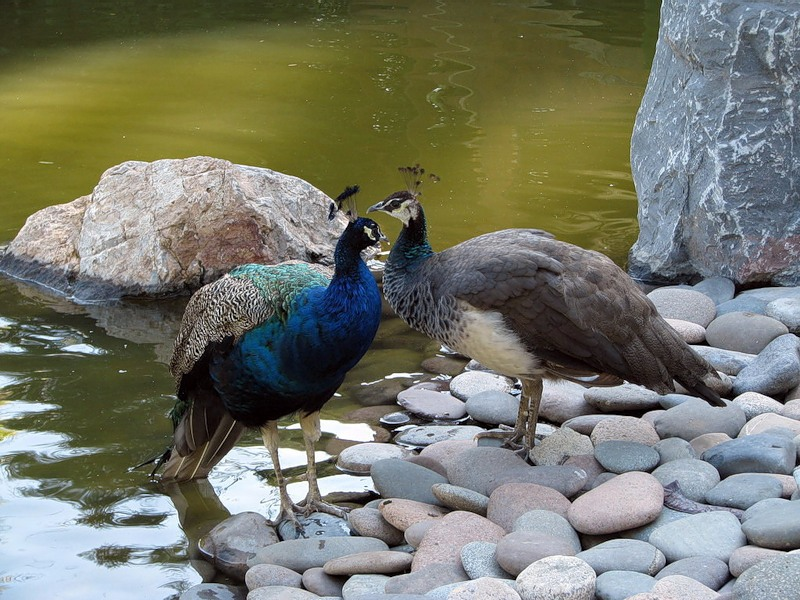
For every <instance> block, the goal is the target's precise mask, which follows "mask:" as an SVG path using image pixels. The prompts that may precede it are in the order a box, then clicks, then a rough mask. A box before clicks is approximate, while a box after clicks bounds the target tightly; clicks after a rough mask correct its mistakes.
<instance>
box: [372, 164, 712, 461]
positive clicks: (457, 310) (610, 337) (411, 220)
mask: <svg viewBox="0 0 800 600" xmlns="http://www.w3.org/2000/svg"><path fill="white" fill-rule="evenodd" d="M401 171H403V172H404V174H405V175H406V176H407V177H409V178H410V179H409V182H410V186H409V190H406V191H399V192H395V193H393V194H391V195H390V196H388V197H387V198H386V199H385V200H382V201H381V202H378V203H377V204H375V205H373V206H371V207H370V208H369V209H368V211H367V212H373V211H382V212H385V213H387V214H389V215H392V216H393V217H395V218H397V219H399V220H400V221H401V222H402V223H403V228H402V231H401V233H400V235H399V237H398V239H397V241H396V243H395V244H394V246H393V247H392V249H391V252H390V253H389V257H388V259H387V261H386V268H385V272H384V277H383V290H384V295H385V296H386V299H387V300H388V302H389V304H390V305H391V307H392V308H393V309H394V311H395V312H396V313H397V314H398V315H399V316H400V317H401V318H402V319H403V320H404V321H406V323H408V324H409V325H410V326H411V327H412V328H414V329H417V330H419V331H421V332H423V333H425V334H427V335H428V336H430V337H432V338H434V339H435V340H437V341H439V342H440V343H442V344H445V345H446V346H448V347H449V348H451V349H453V350H455V351H456V352H459V353H461V354H463V355H465V356H468V357H470V358H473V359H476V360H477V361H479V362H480V363H481V364H483V365H484V366H486V367H488V368H490V369H492V370H494V371H497V372H499V373H502V374H505V375H508V376H511V377H515V378H518V379H519V380H520V381H521V382H522V398H521V401H520V409H519V413H518V416H517V420H516V424H515V427H514V432H513V437H511V439H510V440H508V441H509V443H510V444H512V445H513V444H516V443H519V442H521V443H522V447H523V449H524V450H525V453H526V456H527V452H528V451H529V450H530V449H531V447H532V444H533V440H534V433H535V429H536V420H537V417H538V411H539V404H540V401H541V395H542V379H543V378H545V377H553V378H566V379H572V380H576V381H579V382H585V381H586V378H587V377H592V376H594V377H599V378H598V379H597V381H598V382H600V383H605V384H611V383H619V382H620V380H627V381H630V382H633V383H637V384H640V385H643V386H647V387H648V388H651V389H653V390H655V391H657V392H659V393H668V392H671V391H674V390H675V387H674V382H673V379H675V380H677V381H678V382H680V383H681V384H682V385H683V386H684V387H685V388H686V389H688V390H689V391H690V392H692V393H694V394H697V395H699V396H701V397H702V398H704V399H705V400H706V401H708V402H709V403H710V404H713V405H717V406H724V405H725V403H724V402H723V401H722V400H721V399H720V397H719V393H718V391H717V390H718V389H720V388H721V387H722V386H721V383H722V382H721V380H720V379H719V376H718V375H717V373H716V371H714V369H713V368H712V367H711V366H710V365H709V364H708V363H707V362H706V361H705V360H704V359H702V358H701V357H700V356H699V355H698V354H697V353H696V352H694V350H692V349H691V348H690V347H689V346H688V345H687V344H686V343H685V342H684V341H683V340H682V339H681V338H680V337H679V336H678V334H677V333H676V332H675V331H674V330H673V329H672V327H670V325H669V324H667V323H666V322H665V321H664V319H662V318H661V317H660V316H659V315H658V313H657V312H656V308H655V306H654V305H653V304H652V302H651V301H650V300H649V299H648V298H647V296H646V295H645V294H644V293H642V292H641V291H640V290H639V288H638V287H637V286H636V284H635V283H634V282H633V280H631V279H630V277H628V275H627V274H626V273H625V272H624V271H622V269H620V268H619V267H617V265H615V264H614V263H613V262H612V261H611V260H610V259H609V258H608V257H606V256H604V255H602V254H600V253H598V252H594V251H591V250H585V249H583V248H580V247H578V246H574V245H572V244H569V243H566V242H561V241H558V240H556V239H554V237H553V236H552V235H551V234H549V233H546V232H544V231H541V230H538V229H506V230H503V231H496V232H493V233H487V234H484V235H481V236H478V237H475V238H472V239H470V240H467V241H465V242H462V243H460V244H458V245H456V246H453V247H452V248H448V249H447V250H443V251H442V252H434V251H433V249H432V248H431V246H430V244H429V242H428V235H427V228H426V223H425V213H424V212H423V210H422V205H421V204H420V202H419V198H418V196H419V193H418V191H419V184H420V183H421V179H418V177H419V176H420V175H421V174H422V173H424V170H422V169H419V167H418V166H417V167H406V168H403V169H401Z"/></svg>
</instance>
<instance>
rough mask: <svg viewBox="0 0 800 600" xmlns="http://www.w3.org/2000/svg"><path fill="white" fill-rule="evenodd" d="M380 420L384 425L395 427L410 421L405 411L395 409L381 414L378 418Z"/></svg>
mask: <svg viewBox="0 0 800 600" xmlns="http://www.w3.org/2000/svg"><path fill="white" fill-rule="evenodd" d="M380 422H381V423H383V424H384V425H390V426H393V427H397V426H399V425H405V424H406V423H410V422H411V417H410V416H409V414H408V413H407V412H402V411H396V412H390V413H387V414H385V415H383V416H382V417H381V418H380Z"/></svg>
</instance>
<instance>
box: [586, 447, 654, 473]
mask: <svg viewBox="0 0 800 600" xmlns="http://www.w3.org/2000/svg"><path fill="white" fill-rule="evenodd" d="M594 457H595V458H596V459H597V462H599V463H600V464H601V465H603V468H605V469H606V470H607V471H610V472H611V473H627V472H628V471H645V472H648V473H649V472H650V471H652V470H653V469H655V468H656V467H657V466H658V463H659V460H660V459H661V456H660V455H659V454H658V452H657V451H656V450H654V449H653V448H652V447H650V446H648V445H647V444H642V443H641V442H628V441H624V440H609V441H607V442H600V443H599V444H597V446H595V448H594Z"/></svg>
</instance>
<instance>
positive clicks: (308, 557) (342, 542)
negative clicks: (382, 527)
mask: <svg viewBox="0 0 800 600" xmlns="http://www.w3.org/2000/svg"><path fill="white" fill-rule="evenodd" d="M388 549H389V547H388V546H387V545H386V543H384V542H382V541H381V540H378V539H375V538H368V537H355V536H350V537H331V538H325V543H324V544H320V540H318V539H300V540H286V541H283V542H278V543H277V544H272V545H270V546H267V547H265V548H261V549H260V550H259V551H257V552H256V553H255V556H253V557H252V558H250V559H249V560H248V561H247V564H248V566H251V567H252V566H253V565H257V564H259V563H269V564H274V565H281V566H284V567H286V568H288V569H292V570H293V571H297V572H298V573H302V572H304V571H305V570H306V569H310V568H312V567H321V566H322V565H324V564H325V563H326V562H328V561H329V560H331V559H332V558H337V557H339V556H345V555H346V554H355V553H357V552H371V551H373V550H388Z"/></svg>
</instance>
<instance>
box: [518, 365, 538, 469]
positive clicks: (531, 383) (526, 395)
mask: <svg viewBox="0 0 800 600" xmlns="http://www.w3.org/2000/svg"><path fill="white" fill-rule="evenodd" d="M521 381H522V397H521V398H520V406H521V405H522V404H525V405H527V410H526V415H525V419H526V420H525V422H524V423H522V426H523V427H524V436H523V438H522V447H523V449H524V450H525V458H526V459H527V458H528V457H529V456H530V451H531V450H532V449H533V444H534V440H535V439H536V421H537V420H538V418H539V405H540V404H541V403H542V390H543V389H544V385H543V382H542V379H541V378H540V377H537V378H536V379H522V380H521ZM519 425H520V423H519V421H518V422H517V427H519Z"/></svg>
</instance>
